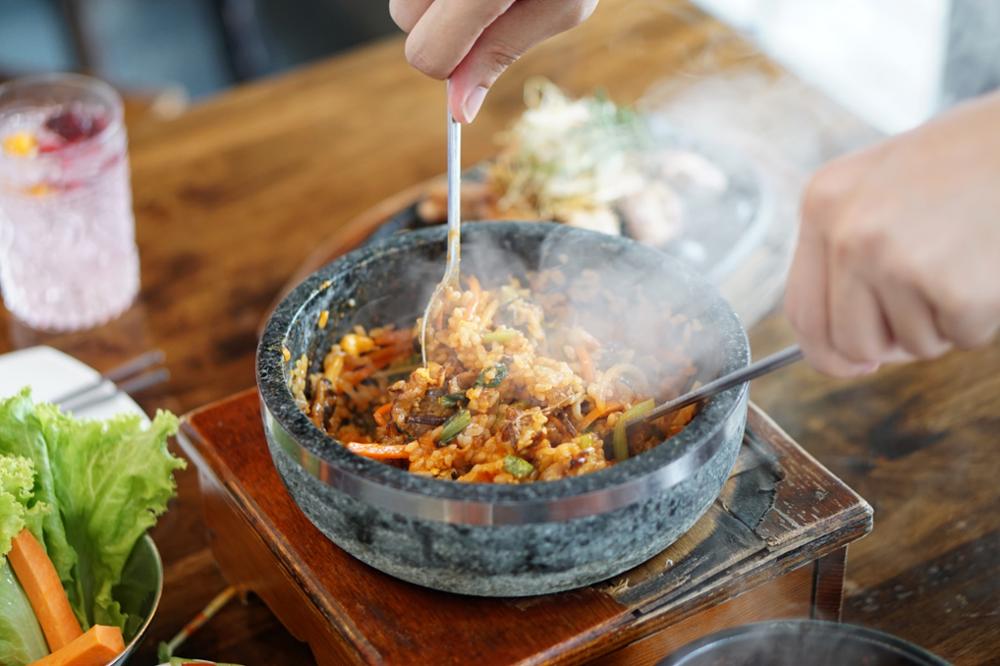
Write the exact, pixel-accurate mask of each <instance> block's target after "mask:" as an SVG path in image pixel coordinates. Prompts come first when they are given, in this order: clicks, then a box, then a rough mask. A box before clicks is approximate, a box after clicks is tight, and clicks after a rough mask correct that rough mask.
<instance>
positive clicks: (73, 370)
mask: <svg viewBox="0 0 1000 666" xmlns="http://www.w3.org/2000/svg"><path fill="white" fill-rule="evenodd" d="M100 376H101V373H99V372H98V371H97V370H94V369H93V368H91V367H90V366H89V365H87V364H86V363H82V362H80V361H78V360H76V359H75V358H73V357H72V356H69V355H68V354H64V353H62V352H61V351H58V350H56V349H53V348H51V347H30V348H28V349H22V350H20V351H16V352H10V353H9V354H2V355H0V399H3V398H8V397H10V396H11V395H13V394H15V393H17V392H18V391H20V390H21V389H22V388H24V387H25V386H30V387H31V389H32V396H33V398H34V399H35V401H36V402H47V401H50V400H53V399H55V398H58V397H59V396H61V395H64V394H66V393H69V392H70V391H72V390H74V389H77V388H80V387H82V386H87V385H89V384H92V383H93V382H95V381H96V380H97V379H98V378H99V377H100ZM101 392H102V395H106V396H110V397H109V398H108V399H107V400H105V401H103V402H99V403H97V404H96V405H91V406H90V407H87V408H85V409H83V410H81V411H79V412H78V413H76V415H77V416H85V417H88V418H98V419H101V418H107V417H109V416H114V415H115V414H122V413H125V412H133V413H135V414H141V415H142V416H143V417H145V416H146V413H145V412H144V411H142V408H141V407H139V405H137V404H136V403H135V401H134V400H132V398H130V397H129V396H128V395H127V394H125V393H121V392H118V393H117V394H116V395H112V394H114V393H115V389H114V387H113V386H112V385H111V384H110V382H109V383H108V384H107V385H106V386H104V387H103V388H102V389H101Z"/></svg>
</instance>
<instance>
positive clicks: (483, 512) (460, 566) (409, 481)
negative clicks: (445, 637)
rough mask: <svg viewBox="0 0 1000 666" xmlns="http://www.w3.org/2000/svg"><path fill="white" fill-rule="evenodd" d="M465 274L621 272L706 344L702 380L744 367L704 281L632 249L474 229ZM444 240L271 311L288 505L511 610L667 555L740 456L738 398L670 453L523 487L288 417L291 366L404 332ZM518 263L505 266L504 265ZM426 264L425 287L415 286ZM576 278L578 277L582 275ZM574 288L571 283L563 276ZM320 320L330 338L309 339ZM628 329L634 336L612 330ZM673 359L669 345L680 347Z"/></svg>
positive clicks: (272, 429)
mask: <svg viewBox="0 0 1000 666" xmlns="http://www.w3.org/2000/svg"><path fill="white" fill-rule="evenodd" d="M463 232H464V233H463V263H462V269H463V271H468V272H470V273H473V272H476V273H478V272H480V271H483V270H489V269H491V268H492V269H496V268H497V267H496V266H490V265H489V264H490V262H491V261H494V260H495V259H493V257H495V255H494V254H493V253H491V252H484V251H480V250H482V249H483V248H493V249H495V248H501V249H502V250H503V251H504V252H505V253H506V256H507V259H506V260H505V262H504V263H503V265H502V266H501V268H502V269H503V270H504V271H507V272H509V273H512V274H517V273H519V272H520V271H522V270H526V269H527V270H533V269H537V268H539V267H547V266H549V265H551V262H552V261H554V259H553V258H554V257H555V258H558V260H559V261H563V262H565V261H566V260H567V259H568V263H564V264H563V266H564V270H567V271H572V270H573V266H589V267H591V268H596V269H597V270H598V271H600V270H601V267H603V266H610V265H615V264H617V265H628V266H630V267H632V268H633V269H634V271H635V272H636V273H637V274H641V275H643V276H644V278H643V280H642V284H636V285H633V287H634V288H635V289H645V290H646V291H648V292H650V293H652V294H655V295H656V297H658V298H661V299H663V300H662V302H663V303H664V304H671V303H672V304H673V305H674V306H675V307H676V308H677V310H682V309H683V311H685V312H686V314H687V315H688V317H690V318H697V319H698V320H699V321H701V322H702V324H703V326H704V329H703V333H702V334H701V337H700V342H701V343H702V345H703V347H704V348H706V349H710V350H711V354H709V355H708V356H706V357H705V358H704V359H702V360H701V362H700V363H699V369H700V371H702V373H703V375H702V377H701V378H702V379H710V378H711V377H713V376H716V375H717V374H719V373H721V372H728V371H732V370H734V369H737V368H739V367H742V366H744V365H746V363H747V362H748V360H749V345H748V343H747V338H746V333H745V331H744V330H743V327H742V325H741V324H740V322H739V320H738V318H737V317H736V315H735V314H733V311H732V309H731V308H730V307H729V305H728V304H727V303H726V302H725V301H724V300H723V299H722V298H721V297H720V296H719V295H718V294H717V293H716V292H715V290H714V289H713V288H712V287H711V286H710V285H709V284H708V283H707V282H706V281H705V280H704V279H702V278H701V277H699V276H697V275H694V274H693V273H692V272H691V271H690V269H688V268H686V267H684V266H683V265H681V264H680V263H678V262H676V261H674V260H671V259H670V258H669V257H667V256H665V255H663V254H662V253H660V252H658V251H656V250H654V249H651V248H648V247H645V246H642V245H639V244H638V243H635V242H634V241H630V240H628V239H623V238H617V237H611V236H606V235H602V234H597V233H593V232H588V231H582V230H579V229H573V228H570V227H566V226H564V225H556V224H549V223H526V222H481V223H477V224H473V225H469V226H468V228H467V229H465V230H463ZM445 233H446V229H445V228H444V227H431V228H428V229H423V230H419V231H414V232H410V233H406V234H401V235H398V236H393V237H391V238H388V239H386V240H384V241H382V242H379V243H375V244H372V245H370V246H366V247H364V248H361V249H359V250H356V251H354V252H352V253H350V254H348V255H345V256H344V257H341V258H340V259H338V260H336V261H334V262H332V263H330V264H329V265H327V266H325V267H324V268H322V269H320V270H318V271H317V272H315V273H314V274H313V275H312V276H310V277H309V278H307V279H306V280H305V281H303V282H302V283H301V284H300V285H299V286H298V287H296V288H295V289H294V290H293V291H292V292H291V293H290V294H289V295H288V296H286V297H285V299H284V300H283V301H282V302H281V303H280V304H279V305H278V307H277V308H276V309H275V311H274V313H273V314H272V315H271V318H270V319H269V321H268V323H267V325H266V327H265V330H264V333H263V336H262V339H261V342H260V346H259V348H258V352H257V384H258V388H259V391H260V396H261V402H262V414H263V419H264V429H265V433H266V435H267V440H268V444H269V448H270V452H271V456H272V458H273V460H274V464H275V467H276V468H277V470H278V473H279V474H280V476H281V478H282V479H283V481H284V483H285V485H286V486H287V488H288V490H289V492H290V494H291V496H292V497H293V498H294V499H295V501H296V502H297V503H298V505H299V506H300V507H301V508H302V510H303V512H304V513H305V514H306V516H308V517H309V519H310V520H311V521H312V522H313V523H314V524H315V525H316V526H317V527H318V528H319V529H320V530H321V531H322V532H323V533H324V534H325V535H326V536H327V537H328V538H330V539H331V540H332V541H334V542H335V543H336V544H337V545H339V546H340V547H341V548H343V549H344V550H346V551H348V552H349V553H351V554H352V555H354V556H355V557H357V558H358V559H360V560H362V561H364V562H366V563H368V564H370V565H371V566H373V567H375V568H377V569H379V570H381V571H384V572H386V573H388V574H390V575H392V576H396V577H398V578H402V579H404V580H408V581H411V582H414V583H417V584H419V585H424V586H427V587H432V588H436V589H440V590H447V591H451V592H458V593H464V594H471V595H481V596H521V595H533V594H544V593H550V592H556V591H560V590H566V589H572V588H576V587H582V586H585V585H589V584H592V583H594V582H597V581H600V580H604V579H607V578H609V577H611V576H614V575H616V574H618V573H621V572H622V571H625V570H627V569H629V568H631V567H633V566H636V565H638V564H640V563H642V562H644V561H645V560H647V559H649V558H650V557H652V556H653V555H655V554H656V553H659V552H660V551H662V550H663V549H664V548H666V547H667V546H668V545H670V544H671V543H673V542H674V541H675V540H676V539H677V538H678V537H679V536H680V535H681V534H683V533H684V532H685V531H687V530H688V529H689V528H690V527H691V525H693V524H694V522H695V521H696V520H697V519H698V518H699V517H700V516H701V515H702V514H703V513H704V512H705V511H706V510H707V509H708V507H709V505H710V504H711V503H712V501H713V500H714V499H715V498H716V497H717V495H718V493H719V491H720V489H721V487H722V484H723V482H724V481H725V479H726V477H727V476H728V474H729V471H730V470H731V468H732V465H733V463H734V462H735V459H736V454H737V453H738V450H739V446H740V442H741V439H742V435H743V428H744V425H745V421H746V409H747V387H746V386H742V387H738V388H735V389H732V390H730V391H727V392H725V393H722V394H720V395H719V396H717V397H716V398H714V399H713V400H711V401H710V402H709V403H707V404H706V405H705V406H704V408H703V409H702V410H701V412H700V413H699V414H698V415H697V416H696V417H695V419H694V420H693V421H692V422H691V424H690V425H689V426H688V427H687V428H686V429H685V430H684V431H683V432H682V433H680V434H679V435H677V436H676V437H674V438H672V439H671V440H670V443H669V444H668V445H665V446H659V447H656V448H654V449H653V450H651V451H648V452H646V453H644V454H642V455H639V456H636V457H634V458H632V459H630V460H627V461H625V462H624V463H621V464H618V465H615V466H613V467H611V468H609V469H605V470H601V471H599V472H596V473H592V474H588V475H584V476H580V477H575V478H570V479H562V480H559V481H549V482H538V483H534V484H524V485H504V484H496V485H494V484H464V483H452V482H446V481H439V480H434V479H428V478H424V477H420V476H416V475H412V474H409V473H407V472H405V471H402V470H400V469H397V468H394V467H391V466H388V465H384V464H381V463H377V462H374V461H371V460H367V459H365V458H362V457H360V456H356V455H354V454H352V453H350V452H349V451H348V450H347V449H346V448H344V447H342V446H339V445H336V444H335V443H334V442H333V441H332V440H331V439H330V438H329V437H328V436H327V435H326V434H324V433H323V432H321V431H320V430H319V429H317V428H316V427H315V426H314V425H313V424H312V422H311V421H310V420H309V419H308V418H306V416H305V415H304V414H303V413H302V412H301V411H300V410H299V409H298V407H297V406H296V404H295V402H294V400H293V399H292V395H291V392H290V391H289V388H288V379H289V369H290V363H289V362H286V361H285V359H284V357H283V350H285V349H287V350H288V351H290V352H291V358H292V359H297V358H299V357H300V356H301V355H302V354H306V355H307V356H308V357H309V358H310V359H312V361H313V363H314V365H313V368H314V369H315V368H318V367H319V364H320V363H321V359H322V356H323V354H324V353H325V351H326V350H327V349H328V348H329V346H330V344H331V342H332V341H333V340H336V339H338V337H339V336H340V335H342V334H343V332H345V331H346V330H348V329H350V328H351V327H352V326H353V325H354V324H357V323H360V324H363V325H367V326H371V325H379V324H386V323H389V322H394V321H410V322H412V321H413V317H415V316H416V315H418V314H419V313H420V310H421V308H422V307H423V304H424V303H425V302H426V298H427V297H428V296H429V293H430V290H431V289H433V287H434V284H435V283H436V281H437V279H439V277H440V272H441V267H442V266H443V257H444V252H445ZM511 256H513V257H516V261H511V260H510V257H511ZM423 262H426V265H427V266H428V267H429V270H430V271H431V273H433V274H431V273H428V275H427V276H426V278H416V279H415V278H414V277H413V272H412V271H413V267H414V266H415V265H418V264H421V263H423ZM577 270H578V269H577ZM570 278H572V275H570ZM685 308H686V309H685ZM323 310H327V311H328V312H329V319H328V321H329V323H328V325H327V326H326V328H325V329H320V328H319V327H318V326H317V321H318V319H319V314H320V312H321V311H323ZM616 323H618V324H620V325H622V326H628V325H629V322H628V321H622V322H616ZM673 344H676V342H674V343H673Z"/></svg>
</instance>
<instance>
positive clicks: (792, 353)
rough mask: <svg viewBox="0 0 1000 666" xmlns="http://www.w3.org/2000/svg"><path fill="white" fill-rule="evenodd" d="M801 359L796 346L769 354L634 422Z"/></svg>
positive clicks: (655, 409) (651, 417) (684, 405)
mask: <svg viewBox="0 0 1000 666" xmlns="http://www.w3.org/2000/svg"><path fill="white" fill-rule="evenodd" d="M801 359H802V350H801V349H799V346H798V345H792V346H791V347H786V348H785V349H782V350H781V351H779V352H777V353H776V354H771V355H770V356H767V357H765V358H762V359H761V360H759V361H757V362H755V363H751V364H750V365H748V366H747V367H745V368H742V369H740V370H737V371H736V372H731V373H729V374H728V375H723V376H722V377H719V378H718V379H714V380H712V381H710V382H709V383H707V384H705V385H704V386H701V387H699V388H697V389H695V390H693V391H690V392H688V393H685V394H684V395H682V396H679V397H677V398H674V399H673V400H668V401H667V402H665V403H663V404H662V405H659V406H657V407H655V408H653V409H652V410H651V411H649V412H646V413H645V414H643V415H642V416H641V417H639V418H638V419H637V420H636V421H648V420H651V419H655V418H657V417H660V416H663V415H664V414H667V413H669V412H672V411H674V410H677V409H680V408H681V407H687V406H688V405H691V404H694V403H696V402H700V401H701V400H704V399H705V398H708V397H710V396H713V395H715V394H716V393H721V392H722V391H725V390H726V389H730V388H732V387H734V386H737V385H739V384H742V383H743V382H748V381H750V380H751V379H756V378H757V377H760V376H762V375H766V374H768V373H769V372H774V371H775V370H778V369H779V368H783V367H785V366H786V365H789V364H791V363H795V362H796V361H799V360H801Z"/></svg>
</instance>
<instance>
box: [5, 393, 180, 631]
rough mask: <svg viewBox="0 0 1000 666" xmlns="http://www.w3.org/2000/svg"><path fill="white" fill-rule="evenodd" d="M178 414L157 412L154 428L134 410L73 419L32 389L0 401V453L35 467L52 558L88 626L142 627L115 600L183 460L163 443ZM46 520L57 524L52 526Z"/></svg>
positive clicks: (171, 492)
mask: <svg viewBox="0 0 1000 666" xmlns="http://www.w3.org/2000/svg"><path fill="white" fill-rule="evenodd" d="M176 432H177V417H175V416H174V415H173V414H170V413H168V412H157V414H156V417H155V418H154V419H153V422H152V423H151V424H148V425H147V424H145V423H144V422H143V419H142V418H141V417H140V416H138V415H135V414H126V415H121V416H117V417H114V418H111V419H108V420H106V421H95V420H87V419H77V418H73V417H71V416H68V415H66V414H63V413H62V412H60V411H59V409H58V408H57V407H55V406H53V405H47V404H38V405H33V404H32V403H31V398H30V394H28V393H27V392H22V393H21V394H19V395H18V396H15V397H14V398H11V399H9V400H7V401H6V402H2V403H0V454H3V453H16V454H18V455H23V456H26V457H28V458H30V459H32V461H33V462H34V463H35V467H36V470H40V469H42V466H40V465H39V461H41V462H42V465H44V474H43V473H42V472H40V471H39V472H38V478H37V480H36V484H35V497H36V499H38V500H40V501H44V502H46V503H49V504H51V505H52V506H53V507H54V510H53V511H52V516H54V517H55V519H56V520H54V521H49V520H48V519H49V518H50V517H52V516H45V517H44V518H43V519H42V533H43V536H44V539H45V545H46V548H47V550H48V553H49V556H50V557H51V558H52V561H53V563H54V564H55V565H56V569H57V571H59V574H60V578H61V579H62V581H63V586H64V587H65V588H66V592H67V594H68V596H69V599H70V603H71V604H72V606H73V610H74V612H75V613H76V615H77V617H78V618H79V620H80V624H81V625H82V626H83V628H84V630H86V629H87V628H89V627H91V626H93V625H94V624H105V625H111V626H117V627H120V628H121V629H122V630H125V631H126V633H128V631H127V628H128V627H134V626H137V624H138V623H137V621H136V618H129V617H128V615H127V614H126V613H125V612H123V611H122V609H121V606H120V605H119V603H118V602H117V601H116V600H115V599H114V588H115V586H116V585H118V584H119V583H120V582H121V580H122V571H123V569H124V567H125V563H126V561H127V560H128V557H129V555H130V554H131V552H132V549H133V548H134V547H135V544H136V542H137V541H138V540H139V539H140V538H141V537H142V535H143V534H144V533H145V532H146V530H148V529H149V528H150V527H152V526H153V525H154V524H155V523H156V519H157V517H159V516H160V515H161V514H162V513H163V512H164V511H166V508H167V502H168V501H169V500H170V498H171V497H173V495H174V493H175V491H176V485H175V483H174V478H173V473H174V471H175V470H177V469H181V468H183V467H184V466H185V463H184V461H183V460H181V459H180V458H176V457H174V456H173V455H171V453H170V452H169V450H168V449H167V438H168V437H170V436H171V435H173V434H174V433H176ZM50 523H57V524H51V525H50Z"/></svg>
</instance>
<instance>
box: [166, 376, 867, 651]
mask: <svg viewBox="0 0 1000 666" xmlns="http://www.w3.org/2000/svg"><path fill="white" fill-rule="evenodd" d="M748 426H749V428H750V433H749V434H747V435H746V437H745V438H744V443H743V446H742V447H741V449H740V453H739V457H738V459H737V462H736V465H735V467H734V470H733V472H732V474H731V475H730V477H729V479H728V480H727V482H726V485H725V488H724V490H723V492H722V493H721V495H720V497H719V498H718V499H717V500H716V501H715V502H714V504H713V505H712V506H711V507H710V508H709V510H708V512H707V513H706V514H705V515H704V516H702V517H701V519H700V520H699V521H698V522H697V524H696V525H695V526H694V527H693V528H692V529H691V530H689V531H688V532H687V533H686V534H685V535H684V536H683V537H681V538H680V539H679V540H678V541H677V542H676V543H674V544H673V545H671V546H670V547H669V548H667V549H666V550H665V551H664V552H662V553H660V554H658V555H657V556H655V557H654V558H652V559H651V560H649V561H648V562H646V563H644V564H642V565H640V566H638V567H635V568H633V569H631V570H629V571H626V572H624V573H622V574H620V575H619V576H616V577H615V578H613V579H611V580H609V581H605V582H602V583H598V584H595V585H592V586H590V587H587V588H583V589H579V590H573V591H570V592H565V593H562V594H552V595H546V596H541V597H531V598H515V599H489V598H474V597H462V596H458V595H453V594H445V593H441V592H436V591H434V590H429V589H425V588H421V587H418V586H416V585H411V584H409V583H406V582H403V581H399V580H396V579H393V578H390V577H389V576H386V575H384V574H382V573H380V572H378V571H376V570H375V569H372V568H371V567H368V566H365V565H363V564H361V563H360V562H358V561H357V560H355V559H354V558H352V557H351V556H350V555H348V554H347V553H345V552H344V551H342V550H341V549H339V548H338V547H336V546H335V545H334V544H332V543H331V542H330V541H328V540H327V539H326V538H325V537H323V535H322V534H321V533H320V532H319V530H318V529H316V528H315V527H313V525H312V524H311V523H310V522H309V520H308V519H307V518H306V517H305V515H304V514H303V513H302V511H301V510H300V509H299V508H298V506H296V504H295V503H294V501H293V500H292V499H291V498H290V496H289V495H288V492H287V491H286V490H285V488H284V486H283V485H282V482H281V479H280V478H279V476H278V474H277V472H276V471H275V469H274V465H273V464H272V462H271V458H270V455H269V454H268V451H267V443H266V442H265V440H264V431H263V427H262V423H261V415H260V400H259V398H258V396H257V392H256V391H255V390H253V389H250V390H248V391H244V392H243V393H239V394H236V395H235V396H233V397H231V398H227V399H225V400H222V401H219V402H216V403H213V404H211V405H209V406H207V407H204V408H202V409H199V410H196V411H195V412H193V413H191V414H189V415H188V416H187V417H185V421H184V423H183V425H182V428H181V437H180V441H181V444H182V447H183V450H184V452H185V453H186V454H187V456H188V458H189V459H191V460H192V461H193V462H194V464H195V466H196V468H197V469H198V472H199V481H200V488H201V492H202V495H203V498H204V499H203V506H204V512H205V521H206V523H207V525H208V527H209V534H210V537H209V539H210V543H211V547H212V550H213V552H214V553H215V556H216V559H217V561H218V562H219V565H220V566H221V568H222V570H223V572H224V573H225V575H226V577H227V578H228V579H229V580H230V582H232V583H234V584H237V585H240V586H243V587H245V588H247V589H250V590H252V591H254V592H256V593H257V594H259V595H260V597H261V598H262V599H264V600H265V602H266V603H267V604H268V606H269V607H270V608H271V609H272V610H273V611H274V612H275V614H276V615H277V616H278V618H279V619H281V621H282V622H283V624H284V625H285V626H286V627H288V628H289V629H290V630H291V631H292V633H293V634H294V635H295V636H296V637H298V638H300V639H301V640H304V641H306V642H308V643H309V645H310V646H311V648H312V652H313V654H314V655H315V656H316V658H317V660H318V662H319V663H320V664H321V665H323V666H326V665H327V664H330V665H332V664H340V663H351V664H411V663H416V664H465V663H469V662H470V661H474V662H476V663H479V664H482V665H483V666H494V665H496V666H501V665H503V664H525V665H526V664H540V663H552V664H579V663H586V662H589V661H592V660H593V659H594V658H597V657H604V656H607V655H611V654H612V653H620V654H618V656H617V657H615V659H617V660H618V661H619V663H623V662H621V660H622V659H628V660H630V661H631V663H655V661H656V659H655V658H653V657H655V654H656V651H657V650H661V652H660V653H659V654H660V656H662V655H663V654H665V653H666V651H668V650H669V649H673V648H676V647H680V646H681V645H683V644H685V643H687V642H688V641H690V640H693V639H695V638H699V637H701V636H704V635H705V634H707V633H709V632H711V631H713V630H719V629H723V628H726V627H729V626H733V625H735V624H737V623H740V622H746V621H753V620H758V621H759V620H764V619H772V618H777V617H786V618H787V617H809V616H815V617H823V618H828V619H836V618H838V617H839V615H840V609H841V592H842V589H841V588H842V583H843V562H844V555H845V552H846V549H847V545H848V544H849V543H850V542H852V541H854V540H856V539H858V538H860V537H861V536H863V535H864V534H866V533H867V532H868V530H870V529H871V507H870V506H868V504H867V503H866V502H865V501H864V500H862V499H861V498H860V497H858V495H857V494H855V493H854V492H853V491H852V490H851V489H850V488H848V487H846V486H845V485H844V484H843V483H842V482H840V481H839V480H838V479H836V478H835V477H833V476H832V475H831V474H830V473H829V472H828V471H827V470H825V469H823V468H822V466H820V465H819V464H818V463H817V462H816V461H815V460H814V459H813V458H812V457H811V456H809V455H808V454H807V453H805V451H803V450H802V449H801V448H800V447H798V446H797V445H796V444H795V443H794V442H793V441H792V440H791V439H789V438H788V437H787V435H785V434H784V433H783V432H781V430H780V429H779V428H777V427H776V426H775V424H774V423H773V422H771V421H770V420H769V419H768V418H767V417H766V416H765V415H764V414H763V413H762V412H760V410H759V409H758V408H757V407H756V406H753V405H751V407H750V414H749V417H748ZM414 609H420V610H419V612H414ZM636 642H640V643H641V644H642V645H641V646H634V645H632V644H633V643H636Z"/></svg>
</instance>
